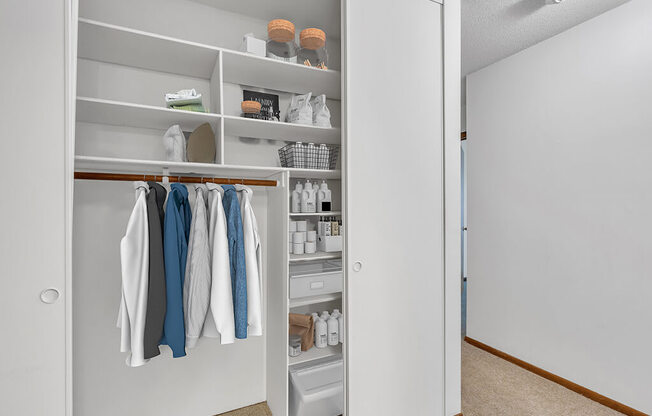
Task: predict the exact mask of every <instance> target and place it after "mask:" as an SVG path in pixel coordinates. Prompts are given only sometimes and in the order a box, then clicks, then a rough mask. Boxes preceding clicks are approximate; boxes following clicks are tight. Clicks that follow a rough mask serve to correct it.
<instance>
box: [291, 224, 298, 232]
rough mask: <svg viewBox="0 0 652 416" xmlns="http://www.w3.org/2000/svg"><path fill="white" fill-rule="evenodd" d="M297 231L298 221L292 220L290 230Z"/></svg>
mask: <svg viewBox="0 0 652 416" xmlns="http://www.w3.org/2000/svg"><path fill="white" fill-rule="evenodd" d="M295 231H297V222H296V221H290V232H291V233H293V232H295Z"/></svg>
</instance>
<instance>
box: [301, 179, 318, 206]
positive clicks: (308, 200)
mask: <svg viewBox="0 0 652 416" xmlns="http://www.w3.org/2000/svg"><path fill="white" fill-rule="evenodd" d="M316 209H317V201H316V198H315V189H314V188H313V187H312V184H311V183H310V181H308V180H307V181H306V184H305V185H304V187H303V191H302V192H301V212H317V211H316Z"/></svg>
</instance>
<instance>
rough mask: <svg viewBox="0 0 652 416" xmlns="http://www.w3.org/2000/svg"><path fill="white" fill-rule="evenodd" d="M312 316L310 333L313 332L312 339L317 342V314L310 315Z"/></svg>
mask: <svg viewBox="0 0 652 416" xmlns="http://www.w3.org/2000/svg"><path fill="white" fill-rule="evenodd" d="M310 316H312V327H313V328H312V332H313V335H314V337H313V339H314V340H315V341H317V321H318V320H319V314H318V313H317V312H313V313H311V314H310Z"/></svg>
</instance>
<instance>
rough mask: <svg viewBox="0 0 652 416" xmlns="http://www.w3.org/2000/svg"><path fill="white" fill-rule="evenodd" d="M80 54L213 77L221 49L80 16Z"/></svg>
mask: <svg viewBox="0 0 652 416" xmlns="http://www.w3.org/2000/svg"><path fill="white" fill-rule="evenodd" d="M78 38H79V47H78V57H79V58H85V59H92V60H95V61H101V62H108V63H113V64H120V65H127V66H132V67H136V68H144V69H151V70H154V71H160V72H169V73H173V74H180V75H187V76H191V77H197V78H204V79H210V77H211V74H212V73H213V68H214V67H215V64H216V62H217V56H218V54H219V51H220V48H216V47H212V46H209V45H204V44H201V43H196V42H189V41H185V40H181V39H175V38H171V37H168V36H161V35H156V34H154V33H149V32H143V31H141V30H135V29H130V28H126V27H122V26H116V25H112V24H108V23H102V22H98V21H95V20H90V19H83V18H80V19H79V34H78Z"/></svg>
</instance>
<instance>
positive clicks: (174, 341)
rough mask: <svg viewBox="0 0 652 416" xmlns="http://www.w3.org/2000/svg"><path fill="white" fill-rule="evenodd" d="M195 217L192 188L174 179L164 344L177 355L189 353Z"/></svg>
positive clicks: (166, 236)
mask: <svg viewBox="0 0 652 416" xmlns="http://www.w3.org/2000/svg"><path fill="white" fill-rule="evenodd" d="M191 220H192V213H191V211H190V203H189V202H188V190H187V189H186V187H185V186H183V185H181V184H178V183H173V184H172V185H171V187H170V194H169V195H168V202H167V205H166V210H165V227H164V232H163V250H164V254H165V290H166V311H165V322H164V324H163V338H161V345H169V346H170V348H171V349H172V355H173V357H175V358H178V357H183V356H185V355H186V349H185V346H186V331H185V326H184V319H183V284H184V275H185V270H186V257H187V254H188V238H189V236H190V222H191Z"/></svg>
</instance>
